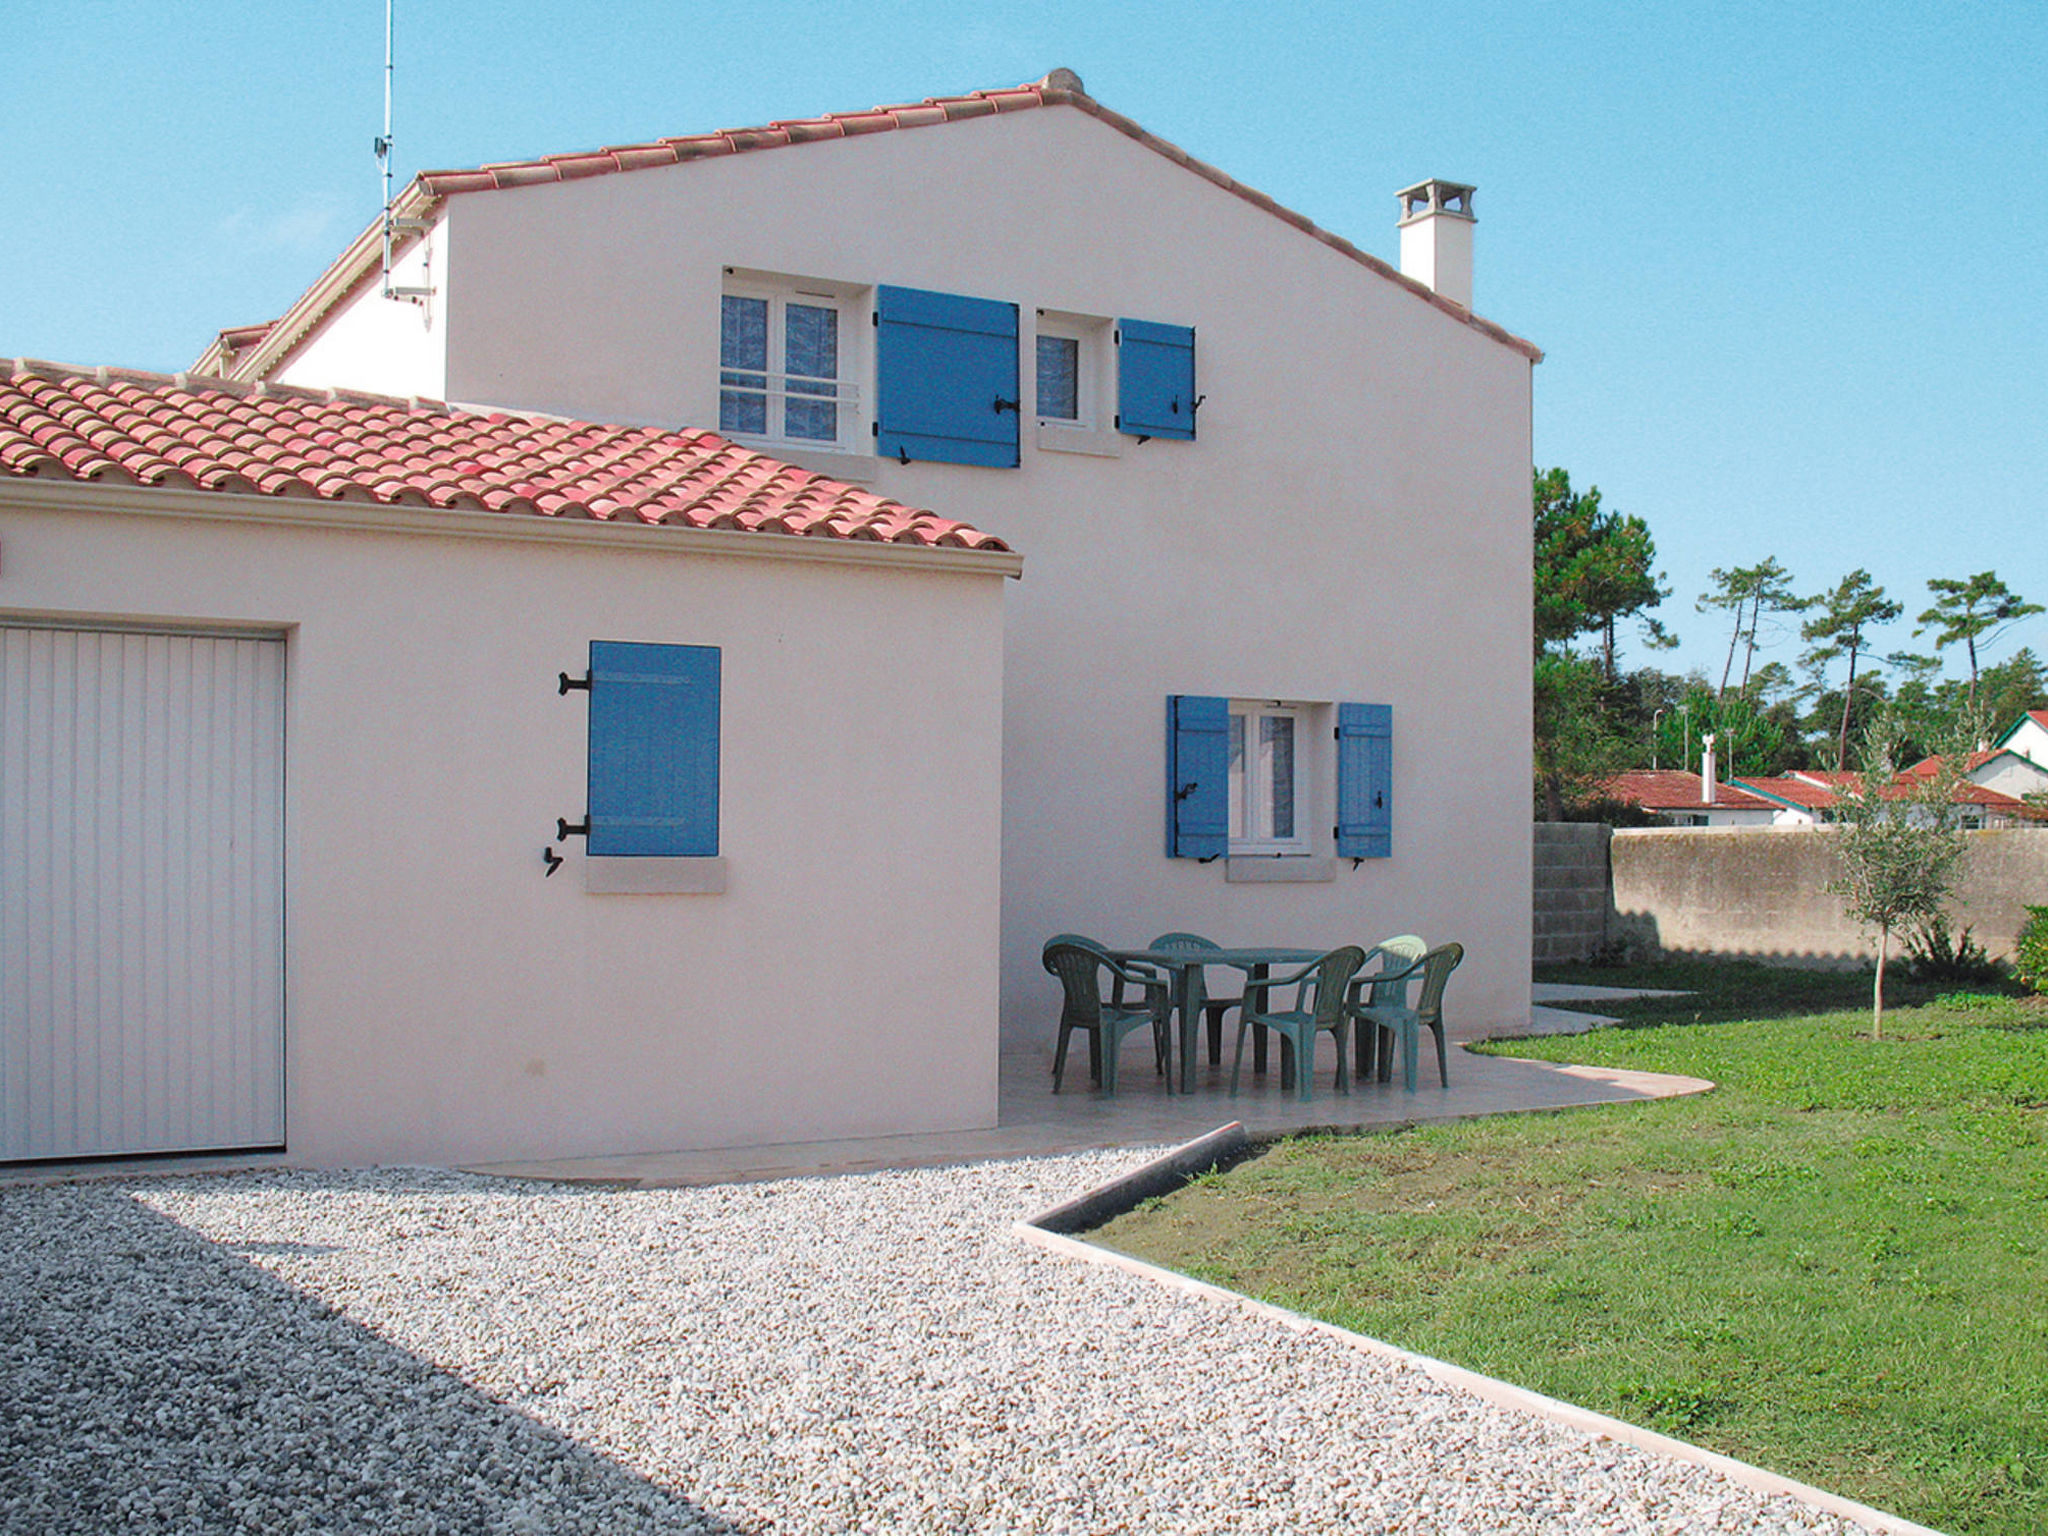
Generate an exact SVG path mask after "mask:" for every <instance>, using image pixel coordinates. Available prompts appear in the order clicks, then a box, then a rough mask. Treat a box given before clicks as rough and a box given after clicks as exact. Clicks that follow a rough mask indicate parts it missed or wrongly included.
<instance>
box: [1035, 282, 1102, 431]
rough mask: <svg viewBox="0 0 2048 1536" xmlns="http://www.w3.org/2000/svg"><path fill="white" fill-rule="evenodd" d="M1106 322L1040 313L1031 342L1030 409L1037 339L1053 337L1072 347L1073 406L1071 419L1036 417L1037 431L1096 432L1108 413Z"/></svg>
mask: <svg viewBox="0 0 2048 1536" xmlns="http://www.w3.org/2000/svg"><path fill="white" fill-rule="evenodd" d="M1109 329H1110V322H1109V321H1108V319H1106V318H1105V317H1103V316H1100V315H1077V314H1072V313H1069V312H1068V311H1066V310H1061V309H1041V310H1040V311H1039V312H1038V329H1037V332H1036V333H1035V334H1034V335H1033V336H1032V338H1031V409H1032V410H1033V411H1034V412H1036V411H1037V410H1038V337H1040V336H1057V337H1059V338H1061V339H1062V340H1064V341H1071V342H1074V343H1075V344H1076V346H1075V356H1074V386H1075V387H1074V396H1075V400H1074V405H1075V414H1074V415H1072V416H1046V415H1042V414H1041V415H1039V416H1038V417H1037V421H1038V424H1039V425H1040V426H1041V427H1053V428H1064V429H1066V430H1068V431H1075V432H1099V431H1100V430H1102V427H1103V424H1104V423H1106V422H1107V421H1108V420H1109V418H1110V414H1111V412H1110V411H1109V410H1108V408H1107V407H1108V404H1109V401H1108V399H1107V396H1108V393H1109V391H1108V388H1107V380H1108V372H1109V362H1108V359H1109Z"/></svg>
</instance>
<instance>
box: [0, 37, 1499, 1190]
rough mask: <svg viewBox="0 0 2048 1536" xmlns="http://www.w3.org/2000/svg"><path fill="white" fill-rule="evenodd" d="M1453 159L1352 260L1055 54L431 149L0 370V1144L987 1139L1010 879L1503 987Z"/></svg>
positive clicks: (1160, 925)
mask: <svg viewBox="0 0 2048 1536" xmlns="http://www.w3.org/2000/svg"><path fill="white" fill-rule="evenodd" d="M1471 199H1472V191H1471V189H1470V188H1468V187H1464V186H1460V185H1458V184H1455V183H1448V182H1425V183H1422V184H1419V185H1417V186H1414V187H1411V188H1408V189H1407V190H1406V191H1405V192H1403V193H1401V194H1400V196H1399V204H1398V206H1399V209H1400V245H1401V266H1402V268H1403V269H1405V275H1404V271H1402V270H1396V268H1395V267H1394V266H1392V265H1390V264H1388V263H1387V262H1384V261H1381V260H1379V259H1377V258H1375V257H1373V256H1370V255H1368V254H1366V253H1365V252H1363V251H1361V250H1360V249H1358V248H1357V247H1356V246H1354V245H1352V244H1351V243H1350V242H1348V241H1346V240H1345V239H1342V238H1340V237H1338V236H1336V235H1333V234H1330V233H1328V232H1327V231H1324V230H1322V229H1319V228H1317V227H1316V226H1315V225H1313V224H1312V223H1310V222H1309V221H1308V220H1306V219H1304V218H1302V217H1301V216H1299V215H1297V214H1294V213H1291V212H1289V211H1288V210H1286V209H1284V208H1281V207H1279V206H1278V205H1276V204H1275V203H1273V202H1272V201H1271V200H1270V199H1268V198H1266V197H1264V196H1262V195H1261V194H1259V193H1257V192H1255V191H1253V190H1251V189H1249V188H1247V187H1245V186H1243V185H1241V184H1239V183H1238V182H1236V181H1234V180H1232V179H1231V178H1230V177H1229V176H1227V175H1225V174H1224V173H1223V172H1221V171H1218V170H1215V169H1213V168H1211V167H1209V166H1206V165H1203V164H1201V163H1200V162H1197V161H1194V160H1192V159H1191V158H1190V157H1188V156H1187V155H1186V154H1185V153H1183V152H1182V151H1180V150H1178V149H1176V148H1175V147H1173V146H1172V145H1170V144H1167V143H1164V142H1163V141H1161V140H1159V139H1157V138H1155V137H1153V136H1152V135H1150V134H1148V133H1146V132H1145V131H1144V130H1143V129H1141V128H1139V127H1138V126H1137V125H1136V124H1134V123H1131V122H1130V121H1128V120H1127V119H1124V118H1122V117H1120V116H1118V115H1117V114H1116V113H1114V112H1111V111H1109V110H1108V109H1107V108H1105V107H1103V106H1102V105H1100V104H1099V103H1097V102H1095V101H1094V100H1092V99H1091V98H1090V97H1088V96H1087V95H1085V94H1084V93H1083V92H1082V90H1081V88H1080V83H1079V81H1077V80H1075V79H1073V77H1071V76H1070V75H1066V74H1064V72H1061V73H1057V74H1055V75H1053V76H1051V77H1048V79H1047V80H1045V81H1041V82H1038V83H1036V84H1033V85H1028V86H1023V87H1018V88H1015V89H1011V90H1001V91H991V92H978V93H975V94H973V95H970V96H962V97H953V98H941V99H934V100H931V101H927V102H923V103H918V104H915V105H911V106H906V107H898V108H886V109H876V110H874V111H870V112H860V113H851V114H843V115H837V116H832V117H825V118H815V119H805V120H801V121H792V122H785V123H778V124H774V125H770V126H769V127H766V128H760V129H751V130H740V131H734V132H728V133H719V134H708V135H702V136H696V137H689V138H681V139H668V140H661V141H658V142H654V143H649V144H645V145H637V146H629V147H625V148H618V149H610V150H602V151H597V152H593V153H589V154H577V155H566V156H555V157H550V158H547V159H544V160H539V161H532V162H521V163H517V164H508V165H498V166H491V167H486V168H483V169H480V170H474V171H460V172H450V173H435V174H429V175H423V176H421V177H419V178H418V179H417V180H416V181H415V182H414V183H413V184H412V185H411V187H410V188H409V189H407V191H406V192H405V193H404V194H403V195H402V197H401V198H400V199H399V201H398V202H397V204H396V206H395V208H394V210H393V216H392V218H391V220H390V221H389V226H388V228H387V226H386V223H385V222H384V221H380V222H379V223H378V225H376V226H374V227H373V228H371V229H369V230H367V231H365V233H364V234H363V236H362V237H361V238H360V239H359V240H357V241H356V242H355V244H354V245H352V246H351V247H350V248H349V249H348V250H347V251H346V252H344V253H343V254H342V255H341V257H340V258H339V259H338V260H337V261H336V262H335V263H334V265H333V266H332V267H331V268H330V269H329V271H328V272H327V273H325V274H324V275H323V276H322V277H321V278H320V279H319V281H318V282H316V283H315V284H314V286H313V287H312V288H311V289H309V290H308V292H307V293H306V294H305V295H304V296H303V297H302V298H301V299H300V300H299V301H298V302H297V303H296V304H294V305H293V306H292V308H291V309H290V310H289V311H288V312H287V313H286V314H285V315H284V316H282V317H281V318H279V319H278V320H276V321H275V322H272V323H270V324H267V325H262V326H250V327H243V328H239V329H236V330H231V331H226V332H223V333H222V334H221V337H220V339H219V341H218V342H217V343H216V344H215V345H214V346H213V347H212V348H211V349H209V351H208V353H207V355H206V356H205V357H204V358H202V359H201V360H200V363H199V365H198V366H197V367H196V368H195V371H194V375H193V376H191V377H189V378H188V377H185V376H180V377H179V378H177V379H165V378H160V377H137V376H129V375H121V374H118V373H109V372H106V371H104V370H102V371H101V372H99V373H96V374H79V373H77V372H76V371H69V370H64V369H59V368H50V367H40V366H21V367H17V368H16V369H15V371H14V376H13V379H12V382H11V383H9V384H8V385H7V386H6V387H5V390H4V391H0V400H4V401H5V403H6V406H7V410H6V411H5V412H0V641H4V644H5V647H6V649H5V651H4V653H0V689H4V692H0V860H4V861H11V862H7V863H5V866H4V867H5V878H4V879H0V918H4V919H5V923H6V925H7V926H5V928H4V929H0V947H4V946H12V947H11V948H8V949H7V951H6V955H5V956H4V957H0V958H4V959H5V960H6V965H5V968H4V973H0V1004H4V1006H5V1007H6V1008H7V1009H8V1010H10V1011H9V1013H8V1016H7V1017H8V1021H9V1035H8V1040H9V1044H8V1045H7V1047H6V1051H7V1052H8V1053H11V1054H4V1053H0V1161H5V1160H10V1159H16V1158H22V1157H44V1156H80V1155H94V1154H107V1153H121V1152H141V1153H149V1152H159V1151H173V1150H186V1149H206V1148H218V1147H224V1146H239V1147H264V1146H281V1147H283V1148H284V1150H285V1152H286V1154H287V1155H288V1156H290V1157H291V1158H292V1159H293V1160H295V1161H301V1162H306V1163H314V1164H342V1163H352V1162H366V1161H427V1162H478V1161H485V1160H491V1159H499V1158H521V1157H538V1156H565V1155H575V1154H578V1153H604V1152H620V1151H628V1150H635V1149H639V1150H655V1149H682V1148H691V1147H712V1146H738V1145H749V1144H760V1143H769V1142H777V1141H792V1140H807V1139H822V1138H828V1137H834V1136H856V1135H870V1134H880V1133H887V1132H904V1131H914V1130H938V1129H957V1128H968V1127H975V1126H987V1125H990V1124H993V1123H994V1121H995V1118H996V1085H997V1075H998V1053H999V1046H1002V1045H1007V1046H1009V1047H1012V1048H1014V1049H1016V1050H1017V1051H1018V1052H1020V1053H1021V1055H1022V1056H1023V1057H1024V1058H1027V1059H1028V1058H1029V1056H1030V1055H1031V1054H1032V1053H1033V1052H1036V1051H1039V1050H1041V1049H1043V1048H1044V1047H1045V1046H1047V1045H1048V1044H1049V1041H1050V1037H1051V1034H1052V1031H1053V1027H1054V1023H1055V1018H1056V1008H1057V1002H1056V994H1055V990H1054V986H1053V983H1052V981H1051V978H1049V977H1048V976H1046V975H1045V974H1044V972H1043V971H1042V969H1041V967H1040V965H1039V951H1040V947H1041V945H1042V943H1043V941H1044V940H1045V938H1046V937H1047V936H1048V935H1050V934H1052V933H1054V932H1061V931H1081V932H1086V933H1092V934H1095V935H1096V936H1098V937H1100V938H1102V939H1103V940H1105V941H1107V942H1110V943H1115V944H1135V943H1142V942H1144V941H1146V940H1148V939H1149V938H1150V937H1151V936H1152V935H1154V934H1156V933H1159V932H1162V931H1165V930H1168V929H1194V930H1198V931H1203V932H1207V933H1210V934H1212V935H1214V936H1215V937H1217V938H1219V939H1221V940H1224V941H1226V942H1238V943H1248V944H1249V943H1272V944H1287V945H1300V946H1323V945H1335V944H1340V943H1359V942H1363V943H1370V942H1372V941H1373V940H1375V939H1377V938H1379V937H1382V936H1385V935H1388V934H1392V933H1399V932H1417V933H1421V934H1423V935H1425V936H1427V937H1429V938H1431V939H1433V940H1449V939H1456V940H1459V941H1461V942H1462V943H1464V944H1465V946H1466V951H1467V959H1466V962H1465V965H1464V967H1463V968H1462V969H1461V970H1460V972H1459V974H1458V977H1457V980H1456V982H1455V984H1454V987H1453V992H1452V996H1451V997H1450V999H1449V1011H1450V1014H1451V1020H1452V1023H1453V1026H1454V1027H1456V1026H1458V1025H1459V1024H1461V1023H1463V1024H1467V1025H1475V1026H1477V1025H1487V1024H1493V1023H1498V1022H1501V1021H1506V1020H1515V1019H1520V1018H1524V1017H1526V1014H1527V1009H1528V1006H1529V968H1528V957H1529V953H1530V928H1531V912H1530V901H1529V891H1530V844H1531V829H1530V823H1529V819H1528V815H1527V786H1528V783H1529V775H1530V765H1529V753H1528V745H1527V744H1528V740H1529V724H1530V696H1529V692H1530V681H1529V666H1528V658H1529V654H1530V603H1529V597H1530V575H1531V560H1530V517H1529V470H1530V377H1531V368H1532V366H1533V364H1534V363H1535V362H1536V361H1537V360H1538V359H1539V356H1540V354H1539V353H1538V352H1537V350H1536V349H1535V348H1534V347H1533V346H1531V345H1530V344H1529V343H1527V342H1525V341H1522V340H1520V339H1518V338H1517V337H1515V336H1514V335H1512V334H1510V333H1509V332H1507V331H1505V330H1503V329H1501V328H1500V327H1499V326H1497V325H1494V324H1492V323H1490V322H1488V321H1486V320H1483V319H1481V318H1479V317H1478V316H1476V315H1475V314H1474V313H1473V312H1472V309H1471V307H1470V306H1471V297H1472V289H1471V283H1472V260H1471V252H1472V233H1473V218H1472V211H1471ZM387 244H388V248H389V252H390V257H389V262H388V265H387V255H386V253H387ZM442 401H455V402H460V404H458V405H455V406H449V405H444V404H441V403H439V402H442ZM593 422H608V423H613V425H611V426H591V425H586V424H587V423H593ZM916 509H931V510H916ZM1026 562H1028V564H1027V563H1026ZM636 699H637V700H643V701H656V700H659V701H666V702H662V703H653V702H644V703H631V702H622V701H630V700H636ZM646 711H654V713H653V714H647V713H646ZM662 711H668V713H662ZM622 718H623V721H624V723H623V724H622V723H621V720H622ZM634 720H640V721H641V722H642V727H643V728H641V729H640V730H639V733H638V734H637V735H636V734H635V731H634V728H633V726H632V722H633V721H634ZM648 720H652V721H654V722H655V724H653V725H647V724H646V721H648ZM622 732H623V734H621V733H622ZM650 754H651V755H650ZM650 764H654V765H655V766H657V767H658V768H659V772H658V773H654V774H653V777H654V778H656V779H658V780H659V781H660V782H662V783H665V784H668V783H672V784H675V785H679V786H683V787H682V788H679V789H678V790H677V791H676V794H677V795H678V796H680V797H681V803H669V802H667V801H664V802H663V803H661V804H657V805H651V806H650V805H642V804H639V803H637V801H636V800H635V793H636V791H635V790H634V786H635V785H638V784H640V783H641V782H642V781H643V779H645V778H646V777H647V776H648V774H649V772H650ZM88 869H92V870H96V871H97V873H96V874H95V876H94V878H93V879H90V880H87V879H83V878H75V877H77V876H79V874H80V872H82V871H86V870H88ZM104 893H111V894H110V895H105V898H104V900H103V899H102V895H103V894H104ZM109 903H111V904H109ZM202 961H203V963H201V962H202ZM110 977H119V978H121V982H120V987H121V988H124V989H126V990H124V991H122V992H121V995H120V996H118V997H107V996H101V995H97V994H93V995H88V994H89V993H91V989H92V987H95V986H97V987H102V988H107V987H112V986H114V983H113V982H111V981H109V980H108V978H110ZM81 989H84V990H81ZM17 1019H19V1020H22V1021H27V1022H25V1023H24V1024H23V1025H22V1027H20V1028H17V1027H16V1025H15V1021H16V1020H17ZM222 1019H232V1020H235V1021H237V1022H236V1023H235V1024H234V1026H233V1027H230V1028H221V1027H218V1026H217V1021H219V1020H222ZM1027 1064H1028V1061H1027Z"/></svg>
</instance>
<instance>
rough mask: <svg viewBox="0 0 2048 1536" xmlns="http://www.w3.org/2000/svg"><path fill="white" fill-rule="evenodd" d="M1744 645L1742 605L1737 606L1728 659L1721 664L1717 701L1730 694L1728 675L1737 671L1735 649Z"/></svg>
mask: <svg viewBox="0 0 2048 1536" xmlns="http://www.w3.org/2000/svg"><path fill="white" fill-rule="evenodd" d="M1741 643H1742V604H1740V603H1737V604H1736V605H1735V632H1734V633H1733V634H1731V635H1729V637H1728V659H1727V660H1726V661H1724V662H1722V663H1721V686H1720V688H1719V689H1718V690H1717V691H1716V692H1715V694H1714V697H1715V699H1716V700H1719V699H1721V698H1722V697H1723V696H1725V695H1726V694H1727V692H1728V674H1729V673H1730V672H1733V671H1734V670H1735V647H1736V646H1738V645H1740V644H1741Z"/></svg>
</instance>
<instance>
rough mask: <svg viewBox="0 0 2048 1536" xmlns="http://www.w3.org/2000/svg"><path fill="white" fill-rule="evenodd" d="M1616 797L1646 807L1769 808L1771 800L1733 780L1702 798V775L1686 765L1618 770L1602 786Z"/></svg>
mask: <svg viewBox="0 0 2048 1536" xmlns="http://www.w3.org/2000/svg"><path fill="white" fill-rule="evenodd" d="M1601 787H1602V788H1603V789H1604V790H1605V791H1606V792H1607V793H1608V794H1609V795H1611V796H1612V797H1613V798H1614V799H1616V800H1619V801H1622V802H1623V803H1624V804H1628V805H1640V806H1641V807H1643V809H1644V810H1646V811H1713V810H1721V811H1767V810H1769V809H1771V806H1770V802H1769V801H1767V800H1760V799H1758V798H1757V797H1756V796H1755V795H1752V794H1750V793H1748V792H1747V791H1746V790H1741V789H1737V788H1735V787H1734V786H1733V785H1730V784H1716V785H1715V786H1714V798H1713V799H1712V800H1711V801H1706V800H1702V799H1701V798H1700V791H1701V789H1702V787H1703V785H1702V782H1701V779H1700V776H1699V775H1698V774H1696V773H1687V772H1686V771H1685V770H1684V769H1682V768H1638V769H1634V770H1632V771H1630V772H1628V773H1617V774H1615V775H1614V777H1612V778H1611V779H1607V780H1605V781H1604V782H1603V784H1602V786H1601Z"/></svg>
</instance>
